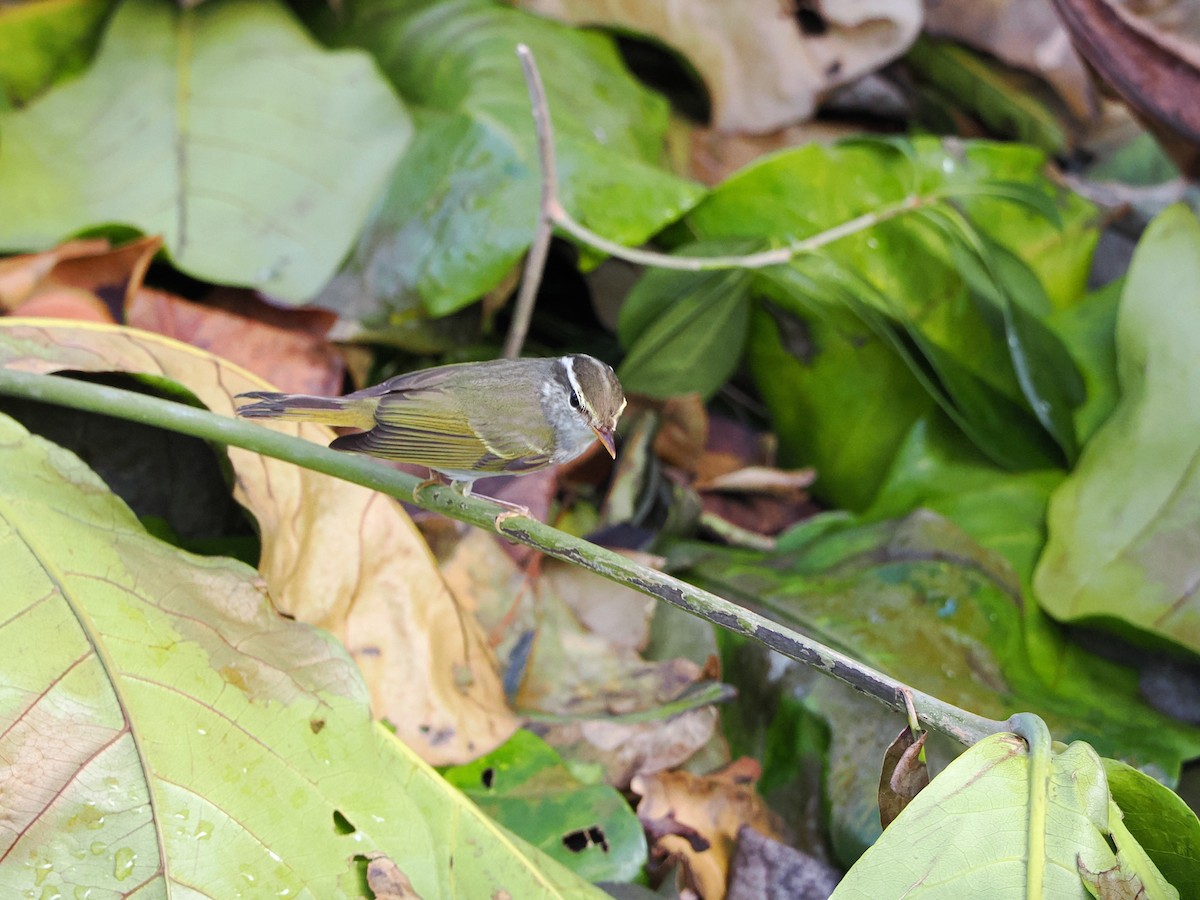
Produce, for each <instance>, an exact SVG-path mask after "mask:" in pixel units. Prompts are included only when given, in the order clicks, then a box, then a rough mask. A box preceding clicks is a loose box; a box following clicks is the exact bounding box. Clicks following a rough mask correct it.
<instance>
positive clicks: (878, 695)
mask: <svg viewBox="0 0 1200 900" xmlns="http://www.w3.org/2000/svg"><path fill="white" fill-rule="evenodd" d="M0 394H3V395H9V396H14V397H24V398H26V399H29V400H37V401H41V402H44V403H53V404H55V405H58V406H66V407H70V408H72V409H79V410H86V411H89V412H95V413H101V414H104V415H109V416H114V417H116V418H119V419H126V420H129V421H133V422H141V423H142V424H145V425H153V426H156V427H158V428H165V429H167V430H169V431H176V432H179V433H180V434H187V435H191V436H192V437H197V438H201V439H202V440H206V441H212V442H215V443H220V444H227V445H230V446H234V447H240V448H242V449H244V450H249V451H252V452H254V453H261V454H263V455H265V456H271V457H274V458H276V459H281V460H285V461H287V462H291V463H295V464H297V465H301V466H304V467H305V468H308V469H312V470H314V471H317V472H323V473H325V474H326V475H332V476H334V477H337V478H342V479H344V480H346V481H350V482H353V483H355V484H360V485H362V486H364V487H368V488H372V489H373V490H377V491H381V492H382V493H385V494H388V495H390V496H392V497H396V498H399V499H401V500H405V501H407V502H416V503H417V505H418V506H421V507H423V508H425V509H429V510H434V511H436V512H440V513H443V514H445V515H447V516H450V517H451V518H454V519H458V520H459V521H462V522H467V523H469V524H471V525H475V526H478V527H480V528H486V529H488V530H491V531H495V532H497V533H499V534H501V535H504V536H505V537H507V538H511V539H512V540H514V541H519V542H520V543H523V544H526V545H527V546H530V547H533V548H535V549H537V550H540V551H542V552H543V553H545V554H547V555H548V556H553V557H555V558H557V559H561V560H564V561H565V562H570V563H573V564H575V565H577V566H581V567H582V568H585V569H587V570H589V571H591V572H595V573H596V574H598V575H602V576H603V577H605V578H608V579H610V580H612V581H615V582H617V583H618V584H623V585H626V586H628V587H631V588H634V589H635V590H638V591H641V592H642V593H645V594H649V595H650V596H652V597H655V598H657V599H659V600H663V601H665V602H667V603H670V604H671V605H673V606H678V607H679V608H680V609H683V610H686V611H687V612H689V613H691V614H693V615H695V616H699V617H700V618H702V619H705V620H706V621H709V622H712V623H713V624H714V625H718V626H720V627H721V628H725V629H728V630H729V631H733V632H735V633H737V634H741V635H745V636H746V637H749V638H753V639H754V640H757V641H760V642H761V643H763V644H765V645H766V646H767V647H770V648H771V649H772V650H776V651H778V652H779V653H782V654H783V655H784V656H787V657H790V658H791V659H794V660H797V661H798V662H802V663H804V664H806V665H809V666H812V667H813V668H815V669H817V670H819V671H822V672H824V673H825V674H827V675H830V676H832V677H834V678H837V679H838V680H840V681H843V682H845V683H846V684H848V685H850V686H851V687H853V688H855V689H856V690H858V691H860V692H862V693H864V694H866V695H868V696H870V697H874V698H875V699H876V700H879V701H880V702H882V703H884V704H886V705H887V706H889V707H891V708H892V709H894V710H896V711H897V712H899V713H902V714H903V713H904V711H905V699H904V690H905V685H903V684H901V683H900V682H898V681H895V680H894V679H892V678H889V677H888V676H886V675H884V674H883V673H881V672H878V671H876V670H874V669H872V668H870V667H869V666H865V665H863V664H862V663H860V662H858V661H857V660H855V659H852V658H851V657H849V656H846V655H845V654H843V653H839V652H837V651H836V650H833V649H831V648H829V647H826V646H824V645H822V644H820V643H818V642H816V641H813V640H811V639H809V638H808V637H806V636H804V635H802V634H800V633H799V632H796V631H793V630H791V629H790V628H786V627H784V626H782V625H779V624H777V623H775V622H772V621H771V620H769V619H767V618H765V617H764V616H760V615H758V614H757V613H754V612H751V611H750V610H747V609H744V608H742V607H740V606H738V605H737V604H736V603H732V602H730V601H728V600H725V599H723V598H721V597H718V596H716V595H715V594H711V593H709V592H708V591H703V590H700V589H699V588H696V587H693V586H692V585H690V584H687V583H686V582H683V581H680V580H679V579H677V578H673V577H671V576H670V575H664V574H663V573H662V572H658V571H655V570H654V569H650V568H648V567H646V566H642V565H638V564H637V563H634V562H631V561H630V560H628V559H626V558H625V557H623V556H621V555H620V554H617V553H614V552H613V551H611V550H606V549H605V548H603V547H599V546H597V545H595V544H592V543H590V542H588V541H585V540H582V539H580V538H577V537H574V536H572V535H569V534H566V533H565V532H562V531H559V530H558V529H556V528H552V527H550V526H549V525H545V524H542V523H541V522H536V521H533V520H531V519H527V518H525V517H522V516H517V517H505V516H504V515H502V513H503V512H504V510H502V509H501V508H499V507H497V506H496V505H495V504H493V503H492V502H491V501H489V500H486V499H483V498H479V497H465V496H463V495H462V494H461V493H460V492H458V491H455V490H453V489H452V488H450V487H442V486H437V487H429V488H424V489H422V490H421V492H420V499H419V501H414V500H413V488H414V487H416V486H417V485H418V484H420V483H421V480H420V479H419V478H416V477H415V476H413V475H409V474H407V473H404V472H399V471H397V470H395V469H393V468H390V467H389V466H386V465H383V464H381V463H380V462H379V461H377V460H373V459H370V458H367V457H364V456H357V455H352V454H347V453H339V452H338V451H336V450H330V449H328V448H327V447H322V446H320V445H318V444H314V443H312V442H310V441H306V440H304V439H302V438H297V437H293V436H291V435H286V434H281V433H279V432H277V431H273V430H271V429H270V428H266V427H264V426H262V425H259V424H256V423H253V422H248V421H244V420H240V419H234V418H229V417H227V416H219V415H217V414H215V413H212V412H209V411H208V410H204V409H197V408H195V407H191V406H186V405H184V404H182V403H174V402H172V401H169V400H162V399H160V398H157V397H150V396H147V395H145V394H139V393H136V392H134V391H127V390H122V389H120V388H113V387H108V386H106V385H99V384H93V383H91V382H87V381H81V380H77V379H74V378H65V377H62V376H57V375H40V374H34V373H30V372H22V371H18V370H15V369H7V368H3V367H0ZM908 690H909V691H911V696H912V703H913V706H914V707H915V708H916V711H917V716H918V718H919V719H920V720H921V722H922V723H924V724H925V725H926V726H927V727H930V728H933V729H935V730H937V731H940V732H942V733H943V734H946V735H949V736H950V737H952V738H954V739H955V740H958V741H960V742H961V743H963V744H965V745H968V746H969V745H971V744H974V743H975V742H976V741H978V740H980V739H982V738H984V737H986V736H987V735H989V734H994V733H996V732H998V731H1004V730H1006V729H1007V725H1006V723H1004V722H997V721H994V720H992V719H986V718H983V717H982V716H977V715H975V714H974V713H971V712H968V711H966V710H963V709H959V708H958V707H956V706H954V705H952V704H950V703H946V702H945V701H943V700H939V699H938V698H937V697H933V696H931V695H929V694H926V693H923V692H922V691H918V690H915V689H912V688H909V689H908Z"/></svg>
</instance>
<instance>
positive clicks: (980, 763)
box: [833, 734, 1118, 900]
mask: <svg viewBox="0 0 1200 900" xmlns="http://www.w3.org/2000/svg"><path fill="white" fill-rule="evenodd" d="M1038 743H1040V742H1035V744H1034V747H1033V748H1032V751H1031V748H1030V747H1029V746H1028V745H1027V744H1026V743H1025V741H1024V740H1022V739H1021V738H1019V737H1017V736H1016V735H1013V734H997V735H993V736H992V737H989V738H987V739H985V740H983V741H980V742H979V743H978V744H976V745H975V746H974V747H972V748H971V749H969V750H968V751H967V752H966V753H964V754H963V755H962V756H960V757H959V758H958V759H956V760H955V761H954V762H952V763H951V764H950V765H949V766H948V767H947V768H946V770H945V771H944V772H942V774H941V775H939V776H938V777H937V778H935V779H934V780H933V781H932V782H931V783H930V784H929V786H928V787H926V788H925V790H923V791H921V793H919V794H918V795H917V797H916V799H915V800H913V801H912V803H910V804H909V805H908V807H906V808H905V810H904V812H902V813H901V814H900V816H899V817H898V818H897V819H896V820H895V821H894V822H893V823H892V824H891V825H890V826H889V827H888V828H887V830H886V831H884V833H883V836H882V837H881V838H880V839H879V841H877V842H876V843H875V845H874V846H873V847H871V849H869V850H868V851H867V852H866V853H865V854H864V855H863V857H862V859H860V860H859V861H858V862H857V863H856V864H855V865H854V867H853V868H852V869H851V870H850V871H849V872H848V873H847V874H846V877H845V878H844V879H843V880H842V882H841V884H839V885H838V888H837V890H836V891H834V893H833V900H851V898H857V897H861V898H870V900H876V898H879V897H892V896H900V895H901V894H903V895H904V896H905V897H913V898H923V900H933V898H947V900H950V898H953V900H958V898H961V897H973V896H994V897H1053V898H1055V900H1066V898H1071V897H1076V898H1087V897H1089V896H1090V895H1089V893H1088V890H1087V888H1085V887H1084V884H1083V881H1082V879H1081V876H1080V872H1079V869H1080V868H1086V869H1087V870H1089V871H1092V872H1103V871H1106V870H1108V869H1114V868H1116V867H1117V865H1118V859H1117V857H1116V856H1115V855H1114V854H1113V851H1112V849H1111V848H1110V846H1109V844H1108V841H1107V840H1106V836H1107V834H1108V831H1109V806H1110V804H1109V796H1108V790H1107V787H1106V784H1105V779H1104V769H1103V767H1102V766H1101V763H1100V759H1099V758H1098V757H1097V756H1096V752H1095V751H1094V750H1093V749H1092V748H1091V747H1089V746H1087V745H1086V744H1083V743H1074V744H1072V745H1071V746H1070V747H1068V748H1067V749H1066V750H1063V751H1062V752H1057V753H1052V752H1051V751H1050V748H1049V738H1048V736H1047V737H1044V743H1045V746H1044V748H1043V747H1039V746H1038ZM1043 754H1044V755H1043ZM1031 837H1032V838H1033V840H1032V841H1031Z"/></svg>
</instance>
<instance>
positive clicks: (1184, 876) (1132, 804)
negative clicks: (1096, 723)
mask: <svg viewBox="0 0 1200 900" xmlns="http://www.w3.org/2000/svg"><path fill="white" fill-rule="evenodd" d="M1104 774H1105V775H1106V776H1107V778H1108V789H1109V790H1110V791H1111V792H1112V795H1113V799H1114V800H1115V801H1116V803H1117V806H1119V807H1121V812H1122V813H1124V816H1125V827H1127V828H1128V829H1129V830H1130V832H1132V833H1133V836H1134V837H1136V838H1137V841H1138V843H1139V844H1141V845H1142V847H1143V848H1144V849H1145V851H1146V852H1147V853H1148V854H1149V855H1150V858H1151V859H1153V860H1154V864H1155V865H1156V866H1158V868H1159V870H1160V871H1161V872H1162V873H1163V876H1164V877H1165V878H1166V879H1167V881H1169V882H1170V883H1171V884H1172V885H1173V886H1174V887H1175V888H1177V889H1178V890H1179V893H1180V896H1183V897H1197V896H1200V865H1197V860H1200V820H1197V819H1196V813H1195V812H1193V811H1192V810H1191V809H1190V808H1189V807H1188V805H1187V804H1186V803H1184V801H1183V799H1182V798H1181V797H1180V796H1179V795H1178V794H1176V793H1175V792H1174V791H1172V790H1171V789H1170V788H1168V787H1164V786H1163V785H1162V784H1160V783H1159V782H1157V781H1155V780H1154V779H1153V778H1151V777H1150V776H1149V775H1147V774H1146V773H1145V772H1140V771H1138V770H1137V769H1135V768H1133V767H1131V766H1127V765H1125V763H1123V762H1119V761H1117V760H1115V759H1106V760H1104Z"/></svg>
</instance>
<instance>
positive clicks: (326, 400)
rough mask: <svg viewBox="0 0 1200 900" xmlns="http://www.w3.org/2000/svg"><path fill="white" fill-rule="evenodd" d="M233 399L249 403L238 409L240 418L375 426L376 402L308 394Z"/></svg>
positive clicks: (250, 395)
mask: <svg viewBox="0 0 1200 900" xmlns="http://www.w3.org/2000/svg"><path fill="white" fill-rule="evenodd" d="M234 399H235V400H241V401H253V402H250V403H247V404H246V405H245V406H240V407H238V410H237V414H238V415H239V416H241V417H242V418H244V419H287V420H290V421H299V422H321V423H323V424H325V425H348V426H350V427H352V428H371V427H373V426H374V425H375V406H376V405H378V401H377V400H374V399H373V398H372V399H366V398H362V397H317V396H314V395H312V394H276V393H273V392H271V391H252V392H250V393H248V394H238V395H237V397H235V398H234Z"/></svg>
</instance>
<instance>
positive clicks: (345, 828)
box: [333, 809, 358, 834]
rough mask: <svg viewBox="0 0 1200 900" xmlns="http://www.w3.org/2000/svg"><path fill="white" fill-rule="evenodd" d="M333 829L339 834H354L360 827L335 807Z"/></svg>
mask: <svg viewBox="0 0 1200 900" xmlns="http://www.w3.org/2000/svg"><path fill="white" fill-rule="evenodd" d="M333 830H334V831H336V832H337V833H338V834H354V832H356V831H357V830H358V829H357V828H355V827H354V824H353V823H352V822H351V821H350V820H349V819H347V818H346V817H345V816H343V815H342V814H341V812H340V811H339V810H336V809H335V810H334V811H333Z"/></svg>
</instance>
